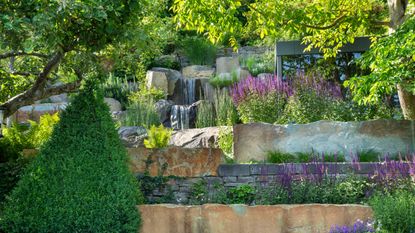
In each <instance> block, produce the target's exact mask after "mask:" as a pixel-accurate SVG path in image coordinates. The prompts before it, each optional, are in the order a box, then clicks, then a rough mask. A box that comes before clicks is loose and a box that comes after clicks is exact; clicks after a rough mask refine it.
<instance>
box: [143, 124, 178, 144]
mask: <svg viewBox="0 0 415 233" xmlns="http://www.w3.org/2000/svg"><path fill="white" fill-rule="evenodd" d="M171 132H172V130H171V129H169V128H164V126H163V125H160V126H158V127H157V126H155V125H152V126H151V127H150V129H147V134H148V139H144V146H145V147H146V148H148V149H155V148H164V147H167V145H168V144H169V140H170V138H171Z"/></svg>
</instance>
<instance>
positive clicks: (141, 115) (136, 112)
mask: <svg viewBox="0 0 415 233" xmlns="http://www.w3.org/2000/svg"><path fill="white" fill-rule="evenodd" d="M121 124H122V125H123V126H144V127H146V128H149V127H150V126H152V125H160V116H159V114H158V113H157V110H156V107H155V105H154V101H153V100H152V99H149V100H147V101H137V102H131V103H130V105H129V106H128V108H127V111H126V114H125V116H123V117H122V118H121Z"/></svg>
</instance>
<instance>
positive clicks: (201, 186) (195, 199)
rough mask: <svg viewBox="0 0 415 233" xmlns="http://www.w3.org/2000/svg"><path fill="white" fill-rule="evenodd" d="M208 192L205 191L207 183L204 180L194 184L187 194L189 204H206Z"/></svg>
mask: <svg viewBox="0 0 415 233" xmlns="http://www.w3.org/2000/svg"><path fill="white" fill-rule="evenodd" d="M208 195H209V192H208V189H207V183H206V181H204V180H200V181H198V182H196V183H194V184H193V185H192V186H191V188H190V193H189V204H191V205H202V204H204V203H208V201H209V197H208Z"/></svg>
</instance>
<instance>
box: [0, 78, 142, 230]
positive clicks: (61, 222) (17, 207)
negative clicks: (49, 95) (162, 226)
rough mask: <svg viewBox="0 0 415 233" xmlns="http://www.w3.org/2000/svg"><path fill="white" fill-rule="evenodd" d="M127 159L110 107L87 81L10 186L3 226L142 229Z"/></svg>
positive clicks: (14, 228) (3, 215) (2, 221)
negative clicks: (48, 138) (16, 180)
mask: <svg viewBox="0 0 415 233" xmlns="http://www.w3.org/2000/svg"><path fill="white" fill-rule="evenodd" d="M127 162H128V157H127V153H126V150H125V148H124V147H123V146H122V144H121V142H120V140H119V138H118V134H117V132H116V130H115V127H114V123H113V121H112V119H111V116H110V114H109V108H108V106H107V105H106V104H105V103H104V101H103V98H102V96H100V95H99V94H97V93H96V92H95V91H94V85H91V84H87V85H85V87H84V88H83V89H82V90H81V91H80V93H79V94H78V96H77V97H76V98H75V99H74V100H73V102H72V104H70V105H69V106H68V107H67V109H66V111H65V112H63V113H62V114H61V121H60V122H59V123H58V125H57V126H56V127H55V129H54V132H53V133H52V136H51V139H50V140H49V141H48V142H46V143H45V144H44V146H43V147H42V148H41V149H40V152H39V155H38V156H37V158H36V159H35V160H34V161H33V162H32V163H31V164H30V165H29V167H28V168H27V169H26V170H25V172H24V175H23V177H22V179H21V180H20V181H19V183H18V184H17V186H16V188H15V189H14V190H13V191H12V193H11V195H10V197H9V198H8V201H7V203H6V205H5V209H4V212H3V214H2V216H0V229H1V230H3V231H4V232H8V233H10V232H19V233H22V232H31V233H33V232H100V233H102V232H134V233H136V232H138V227H139V224H140V218H139V212H138V209H137V208H136V205H137V204H138V203H139V202H140V200H142V197H141V196H140V194H139V189H138V185H137V181H136V180H135V179H134V176H133V175H132V174H131V173H130V171H129V169H128V165H127ZM1 230H0V232H1Z"/></svg>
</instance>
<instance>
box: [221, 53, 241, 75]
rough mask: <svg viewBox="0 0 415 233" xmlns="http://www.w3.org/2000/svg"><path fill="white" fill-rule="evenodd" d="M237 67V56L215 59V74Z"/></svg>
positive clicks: (227, 71) (230, 71)
mask: <svg viewBox="0 0 415 233" xmlns="http://www.w3.org/2000/svg"><path fill="white" fill-rule="evenodd" d="M238 68H239V58H238V57H219V58H217V59H216V74H217V75H219V74H222V73H232V71H236V70H238Z"/></svg>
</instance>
